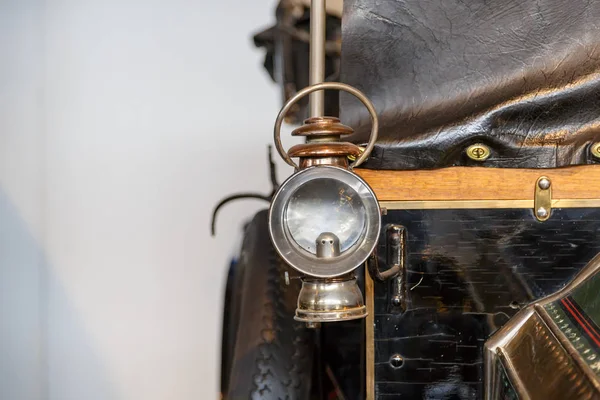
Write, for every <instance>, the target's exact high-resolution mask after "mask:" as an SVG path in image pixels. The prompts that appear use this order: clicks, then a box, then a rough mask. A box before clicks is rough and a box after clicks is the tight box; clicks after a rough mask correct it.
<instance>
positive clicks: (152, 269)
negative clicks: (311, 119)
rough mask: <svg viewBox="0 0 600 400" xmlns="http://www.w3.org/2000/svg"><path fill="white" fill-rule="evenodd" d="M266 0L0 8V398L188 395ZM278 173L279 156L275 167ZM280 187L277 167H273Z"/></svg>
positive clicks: (203, 342)
mask: <svg viewBox="0 0 600 400" xmlns="http://www.w3.org/2000/svg"><path fill="white" fill-rule="evenodd" d="M275 4H276V2H275V1H274V0H261V1H242V0H236V1H233V0H218V1H210V2H209V1H198V0H196V1H184V0H169V1H165V0H160V1H159V0H144V1H141V0H139V1H137V0H89V1H81V0H80V1H76V0H70V1H69V0H0V399H1V400H30V399H32V400H50V399H52V400H96V399H98V400H100V399H102V400H105V399H115V400H118V399H126V400H159V399H177V400H188V399H189V400H191V399H194V400H205V399H214V398H216V397H217V392H218V384H217V382H218V377H219V368H218V366H219V357H220V329H221V308H222V296H223V289H224V285H225V276H226V268H227V264H228V260H229V258H230V257H231V255H232V254H233V253H234V252H235V250H236V248H237V247H238V246H239V240H240V235H241V226H242V223H243V221H244V220H245V219H246V218H249V217H251V216H252V214H253V213H254V212H255V211H256V210H258V209H260V208H263V207H266V203H265V204H262V203H259V202H257V201H253V200H249V201H246V202H240V203H236V204H232V205H230V206H228V207H226V208H225V209H224V210H223V211H222V213H221V215H220V217H219V221H218V226H217V228H218V237H217V238H216V239H212V238H210V237H209V219H210V214H211V208H212V207H213V205H215V204H216V203H217V201H218V200H219V199H220V198H221V197H223V196H225V195H228V194H231V193H233V192H239V191H259V192H264V193H267V192H268V191H269V180H268V171H267V162H266V146H267V144H269V143H271V141H272V138H271V132H272V123H273V121H274V119H275V116H276V113H277V111H278V109H279V107H280V105H281V104H280V98H279V90H278V88H277V87H276V86H275V85H274V84H273V83H272V82H271V81H270V79H269V77H268V75H267V74H266V72H265V71H264V70H263V69H262V61H263V52H262V51H260V50H257V49H255V48H254V47H253V45H252V41H251V35H252V34H253V33H255V32H257V31H259V30H261V29H262V28H265V27H267V26H268V25H270V24H272V23H273V21H274V16H273V15H274V7H275ZM279 164H280V165H281V163H279ZM279 172H280V174H279V175H280V177H285V176H286V175H287V174H289V173H290V170H289V169H287V168H286V169H284V168H280V171H279Z"/></svg>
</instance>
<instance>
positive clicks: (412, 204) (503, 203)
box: [379, 199, 600, 210]
mask: <svg viewBox="0 0 600 400" xmlns="http://www.w3.org/2000/svg"><path fill="white" fill-rule="evenodd" d="M533 203H534V202H533V199H531V200H466V201H463V200H427V201H417V200H408V201H380V202H379V205H380V207H382V208H386V209H388V210H440V209H474V208H530V209H532V210H533V207H534V204H533ZM596 207H598V208H600V199H553V200H552V208H596Z"/></svg>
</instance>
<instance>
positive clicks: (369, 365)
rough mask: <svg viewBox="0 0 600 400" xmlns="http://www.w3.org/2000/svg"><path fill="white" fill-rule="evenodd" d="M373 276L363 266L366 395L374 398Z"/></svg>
mask: <svg viewBox="0 0 600 400" xmlns="http://www.w3.org/2000/svg"><path fill="white" fill-rule="evenodd" d="M374 284H375V283H374V282H373V278H371V275H370V274H369V271H368V270H367V269H366V268H365V303H366V306H367V319H366V323H365V325H366V328H365V331H366V332H365V337H366V340H367V344H366V346H365V348H366V357H365V359H366V375H367V376H366V385H367V386H366V397H367V400H375V288H374Z"/></svg>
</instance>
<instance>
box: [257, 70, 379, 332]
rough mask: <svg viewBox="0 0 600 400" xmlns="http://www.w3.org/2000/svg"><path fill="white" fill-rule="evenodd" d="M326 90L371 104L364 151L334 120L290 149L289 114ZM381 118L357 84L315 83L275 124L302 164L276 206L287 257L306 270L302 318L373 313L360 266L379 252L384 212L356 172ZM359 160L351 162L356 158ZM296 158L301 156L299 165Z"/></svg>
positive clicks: (272, 227) (273, 223) (319, 123)
mask: <svg viewBox="0 0 600 400" xmlns="http://www.w3.org/2000/svg"><path fill="white" fill-rule="evenodd" d="M323 89H339V90H343V91H346V92H349V93H351V94H353V95H355V96H356V97H357V98H358V99H359V100H361V102H363V104H364V105H365V106H366V107H367V109H369V112H370V113H371V118H372V122H373V126H372V132H371V138H370V140H369V143H368V145H367V147H366V148H365V150H364V151H362V150H361V149H360V148H359V147H358V146H356V145H354V144H352V143H348V142H341V141H340V137H341V136H342V135H347V134H350V133H352V129H351V128H349V127H347V126H345V125H343V124H341V123H340V121H339V119H337V118H333V117H312V118H309V119H307V120H306V121H305V123H304V125H302V126H301V127H299V128H297V129H296V130H294V132H293V133H292V134H293V135H299V136H305V137H306V138H307V142H306V143H305V144H299V145H296V146H294V147H292V148H291V149H290V150H289V151H287V152H286V151H285V150H284V149H283V148H282V145H281V140H280V130H281V124H282V122H283V119H284V117H285V115H286V113H287V111H288V110H289V109H290V108H291V107H292V106H293V105H294V104H295V102H296V101H298V100H299V99H300V98H301V97H303V96H305V95H307V94H309V93H311V92H314V91H317V90H323ZM377 129H378V123H377V115H376V113H375V109H374V107H373V105H372V104H371V102H370V101H369V100H368V99H367V98H366V97H365V96H364V94H362V93H361V92H360V91H358V90H357V89H355V88H353V87H351V86H349V85H345V84H342V83H337V82H328V83H319V84H315V85H312V86H309V87H307V88H305V89H303V90H301V91H300V92H298V93H297V94H296V95H295V96H294V97H292V98H291V99H290V101H289V102H288V103H286V105H285V106H284V107H283V109H282V110H281V111H280V113H279V116H278V118H277V121H276V124H275V145H276V147H277V150H278V152H279V154H280V155H281V157H282V158H283V159H284V160H285V161H286V162H287V163H288V164H290V165H292V166H293V167H294V168H295V173H294V174H293V175H292V176H291V177H290V178H289V179H287V180H286V181H285V182H284V183H283V184H282V185H281V186H280V187H279V189H278V191H277V192H276V193H275V195H274V196H273V199H272V203H271V208H270V210H269V232H270V235H271V240H272V241H273V245H274V247H275V249H276V250H277V252H278V253H279V255H280V256H281V257H282V258H283V260H284V261H285V262H286V263H287V264H289V265H290V266H291V267H293V268H295V269H296V270H298V271H299V272H301V273H302V274H303V279H302V289H301V291H300V294H299V298H298V307H297V309H296V316H295V319H296V320H299V321H304V322H309V323H314V322H331V321H344V320H350V319H356V318H363V317H365V316H366V315H367V313H366V308H365V306H364V301H363V296H362V293H361V291H360V289H359V288H358V285H357V283H356V278H355V276H354V270H355V269H356V268H358V267H359V266H361V265H362V264H363V263H364V262H365V261H366V259H367V258H368V257H369V256H370V254H371V253H372V252H373V249H374V248H375V246H376V244H377V240H378V238H379V231H380V226H381V213H380V209H379V204H378V201H377V198H376V197H375V194H374V193H373V191H372V190H371V188H370V187H369V186H368V185H367V183H366V182H364V181H363V180H362V179H361V178H360V177H359V176H358V175H356V174H355V173H353V172H352V169H353V168H354V167H356V166H358V165H360V164H361V163H362V162H363V161H364V160H365V159H366V158H367V157H368V155H369V153H370V152H371V149H372V148H373V146H374V144H375V140H376V138H377ZM349 156H354V157H356V160H355V161H354V162H352V163H349V162H348V157H349ZM293 157H298V158H299V162H298V164H296V163H295V162H294V161H292V158H293Z"/></svg>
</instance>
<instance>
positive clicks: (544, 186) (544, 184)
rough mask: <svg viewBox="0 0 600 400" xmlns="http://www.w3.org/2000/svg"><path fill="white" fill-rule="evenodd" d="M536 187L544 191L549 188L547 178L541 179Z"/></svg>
mask: <svg viewBox="0 0 600 400" xmlns="http://www.w3.org/2000/svg"><path fill="white" fill-rule="evenodd" d="M538 185H539V187H540V189H542V190H546V189H548V188H549V187H550V180H549V179H548V178H542V179H540V181H539V182H538Z"/></svg>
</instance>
